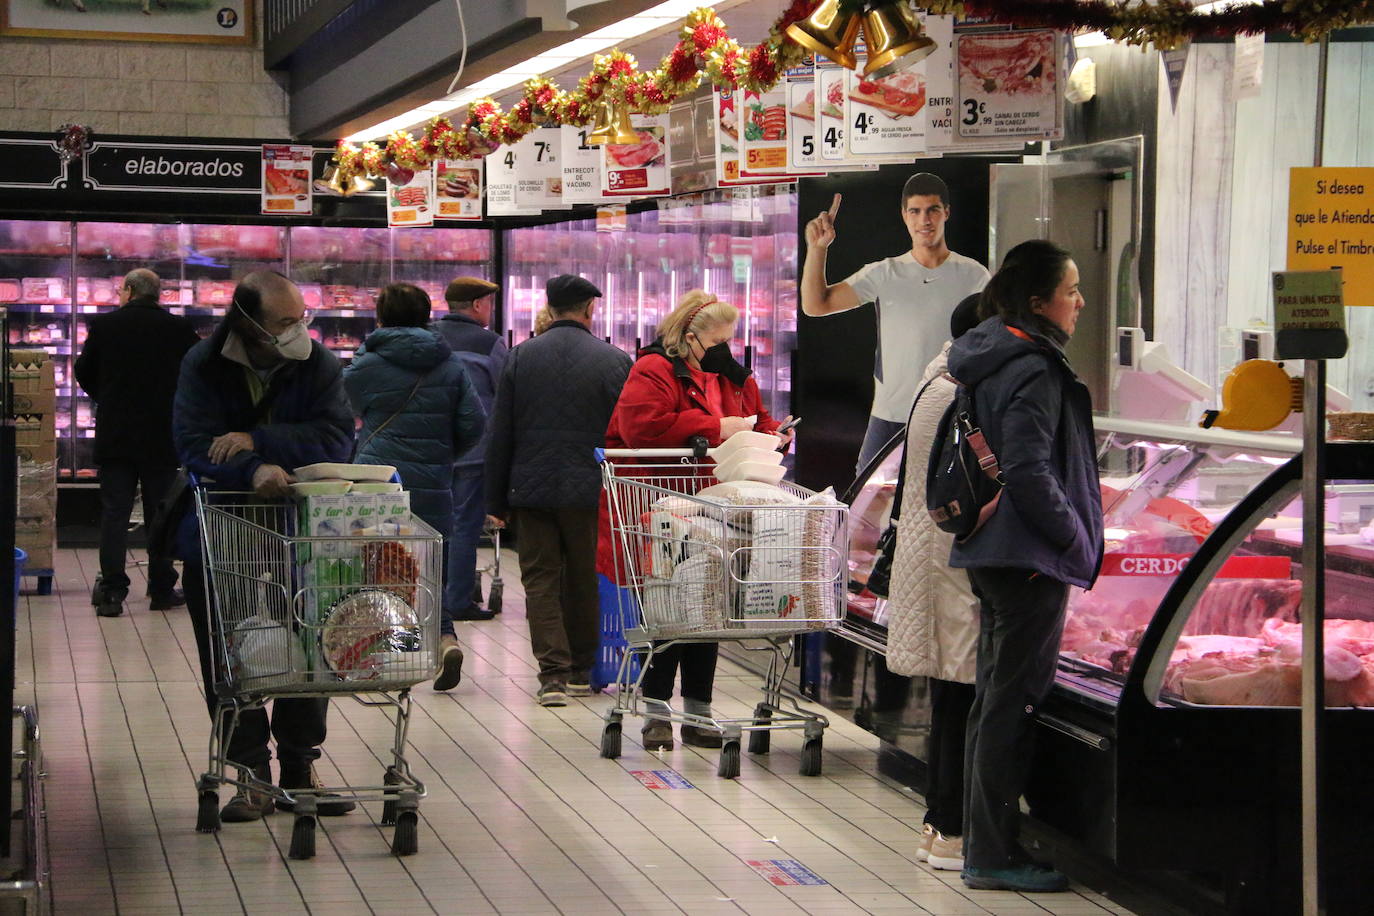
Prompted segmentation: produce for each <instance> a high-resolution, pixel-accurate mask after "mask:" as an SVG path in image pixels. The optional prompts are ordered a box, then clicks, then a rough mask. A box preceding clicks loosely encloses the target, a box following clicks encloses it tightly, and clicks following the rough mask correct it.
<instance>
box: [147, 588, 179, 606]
mask: <svg viewBox="0 0 1374 916" xmlns="http://www.w3.org/2000/svg"><path fill="white" fill-rule="evenodd" d="M179 607H186V596H185V595H184V594H182V592H181V589H179V588H174V589H172V590H171V591H170V592H163V593H161V594H157V595H149V596H148V609H149V610H151V611H172V610H176V609H177V608H179Z"/></svg>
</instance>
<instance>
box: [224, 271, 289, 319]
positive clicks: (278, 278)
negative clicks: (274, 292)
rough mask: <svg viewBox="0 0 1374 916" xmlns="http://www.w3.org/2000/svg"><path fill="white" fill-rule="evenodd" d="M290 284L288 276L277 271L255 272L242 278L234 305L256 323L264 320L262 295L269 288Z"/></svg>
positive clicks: (235, 292)
mask: <svg viewBox="0 0 1374 916" xmlns="http://www.w3.org/2000/svg"><path fill="white" fill-rule="evenodd" d="M283 281H284V282H286V283H288V284H289V283H290V282H291V281H290V280H289V279H287V276H286V274H284V273H282V272H281V271H277V270H255V271H253V272H252V273H250V274H247V275H245V276H244V277H242V278H241V279H240V280H239V282H238V285H237V286H235V287H234V304H235V305H237V306H238V307H239V308H240V309H242V310H243V313H244V314H245V315H247V316H248V317H249V318H251V319H253V320H254V321H261V319H262V294H263V292H264V291H265V290H266V289H267V288H268V287H269V286H278V285H280V284H281V283H282V282H283Z"/></svg>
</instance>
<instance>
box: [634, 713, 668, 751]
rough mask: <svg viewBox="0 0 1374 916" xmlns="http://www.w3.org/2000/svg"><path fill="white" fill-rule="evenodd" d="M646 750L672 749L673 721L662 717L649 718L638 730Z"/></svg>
mask: <svg viewBox="0 0 1374 916" xmlns="http://www.w3.org/2000/svg"><path fill="white" fill-rule="evenodd" d="M640 737H641V738H642V740H643V741H644V750H646V751H671V750H672V749H673V723H671V722H665V721H663V720H662V719H650V720H649V721H648V722H645V723H644V728H643V729H642V730H641V731H640Z"/></svg>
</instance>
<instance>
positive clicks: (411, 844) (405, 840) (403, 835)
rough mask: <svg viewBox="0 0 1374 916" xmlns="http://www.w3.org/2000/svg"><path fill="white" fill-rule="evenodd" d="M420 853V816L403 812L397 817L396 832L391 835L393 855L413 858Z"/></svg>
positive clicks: (412, 812)
mask: <svg viewBox="0 0 1374 916" xmlns="http://www.w3.org/2000/svg"><path fill="white" fill-rule="evenodd" d="M419 851H420V815H419V814H417V813H416V812H414V811H402V812H401V813H400V814H399V815H398V816H397V817H396V832H395V833H393V834H392V835H391V854H392V855H397V856H413V855H415V853H417V852H419Z"/></svg>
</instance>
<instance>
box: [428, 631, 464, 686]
mask: <svg viewBox="0 0 1374 916" xmlns="http://www.w3.org/2000/svg"><path fill="white" fill-rule="evenodd" d="M439 653H440V660H439V664H440V666H441V667H440V668H439V676H438V677H436V678H435V679H434V689H435V690H451V689H453V688H454V687H457V686H458V684H459V682H460V681H462V680H463V650H462V648H461V647H460V646H459V645H458V640H457V638H456V637H453V636H442V637H440V638H439Z"/></svg>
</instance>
